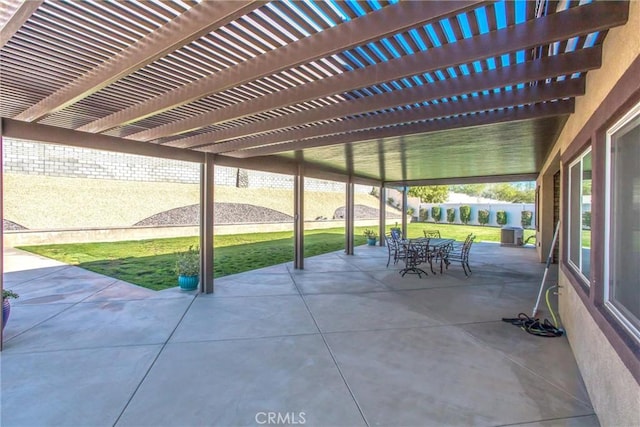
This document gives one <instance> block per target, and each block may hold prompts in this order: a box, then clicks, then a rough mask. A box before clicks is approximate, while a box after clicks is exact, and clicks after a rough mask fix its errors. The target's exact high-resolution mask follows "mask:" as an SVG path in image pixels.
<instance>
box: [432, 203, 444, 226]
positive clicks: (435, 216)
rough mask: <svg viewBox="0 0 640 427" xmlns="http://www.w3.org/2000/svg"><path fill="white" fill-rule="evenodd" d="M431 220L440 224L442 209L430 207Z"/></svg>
mask: <svg viewBox="0 0 640 427" xmlns="http://www.w3.org/2000/svg"><path fill="white" fill-rule="evenodd" d="M431 218H433V220H434V221H435V222H440V219H441V218H442V208H441V207H440V206H432V207H431Z"/></svg>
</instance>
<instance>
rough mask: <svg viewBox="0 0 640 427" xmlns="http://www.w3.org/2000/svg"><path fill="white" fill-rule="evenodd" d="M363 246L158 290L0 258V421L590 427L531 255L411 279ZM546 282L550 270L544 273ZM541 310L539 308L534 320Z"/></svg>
mask: <svg viewBox="0 0 640 427" xmlns="http://www.w3.org/2000/svg"><path fill="white" fill-rule="evenodd" d="M386 260H387V254H386V249H385V248H378V247H366V246H363V247H358V248H356V255H354V256H346V255H344V254H342V253H341V252H334V253H330V254H326V255H321V256H318V257H313V258H309V259H307V260H306V263H305V267H306V268H305V270H303V271H296V270H293V268H292V267H291V265H290V264H283V265H278V266H273V267H269V268H265V269H261V270H256V271H253V272H247V273H242V274H237V275H234V276H228V277H224V278H221V279H217V280H216V293H215V294H213V295H195V294H189V293H184V292H180V291H178V290H177V289H176V290H174V289H171V290H167V291H162V292H154V291H150V290H146V289H143V288H139V287H137V286H134V285H131V284H128V283H125V282H121V281H118V280H115V279H113V278H109V277H105V276H102V275H99V274H95V273H91V272H88V271H86V270H82V269H79V268H76V267H71V266H68V265H64V264H61V263H58V262H55V261H52V260H48V259H45V258H41V257H38V256H34V255H30V254H26V253H24V252H20V251H18V250H14V249H6V250H5V267H6V268H5V276H4V278H5V288H11V289H13V290H15V291H16V292H18V293H19V294H20V295H21V297H20V299H18V300H17V301H16V302H15V303H14V304H13V306H12V307H13V309H12V313H11V319H10V321H9V323H8V325H7V327H6V329H5V350H4V352H3V353H2V356H1V360H2V366H1V373H2V414H1V424H2V426H5V427H9V426H54V425H55V426H113V425H116V426H179V427H185V426H214V425H215V426H245V425H265V424H271V425H272V424H289V425H301V424H306V425H310V426H360V425H369V426H377V425H379V426H391V425H394V426H449V425H451V426H469V425H478V426H498V425H514V424H517V425H536V426H597V425H598V421H597V418H596V417H595V415H594V413H593V409H592V407H591V404H590V402H589V398H588V396H587V394H586V391H585V388H584V386H583V384H582V380H581V378H580V374H579V372H578V370H577V367H576V364H575V361H574V358H573V355H572V353H571V349H570V348H569V345H568V342H567V340H566V338H564V337H563V338H539V337H535V336H532V335H529V334H527V333H525V332H523V331H521V330H520V329H519V328H517V327H515V326H512V325H509V324H506V323H504V322H501V321H500V319H501V318H502V317H515V316H516V315H517V314H518V313H519V312H525V313H530V311H531V309H532V307H533V305H534V303H535V297H536V295H537V291H538V286H539V283H540V279H541V278H542V273H543V269H544V265H543V264H541V263H539V262H537V260H536V255H535V251H534V250H533V249H525V248H502V247H500V246H499V245H496V244H489V243H480V244H474V247H473V249H472V252H471V266H472V268H473V275H472V276H471V277H470V278H465V276H464V274H463V273H462V269H461V267H460V266H452V267H451V268H450V270H449V271H447V272H445V274H443V275H439V274H438V275H436V276H433V275H431V274H430V275H429V276H427V277H423V278H422V279H419V278H418V277H417V276H410V275H407V276H406V277H404V278H402V277H400V275H399V274H398V272H397V271H398V269H399V266H395V267H394V266H391V267H389V268H388V269H387V268H385V264H386ZM551 276H552V277H555V275H554V274H552V275H551ZM543 314H544V313H543Z"/></svg>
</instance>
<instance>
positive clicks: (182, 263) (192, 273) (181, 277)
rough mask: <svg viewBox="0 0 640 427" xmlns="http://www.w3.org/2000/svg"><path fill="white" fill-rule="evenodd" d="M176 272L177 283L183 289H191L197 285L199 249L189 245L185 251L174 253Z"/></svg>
mask: <svg viewBox="0 0 640 427" xmlns="http://www.w3.org/2000/svg"><path fill="white" fill-rule="evenodd" d="M176 274H177V275H178V284H179V285H180V289H182V290H183V291H192V290H194V289H196V288H197V287H198V276H199V275H200V250H199V249H198V248H197V247H196V248H194V247H193V246H189V249H188V250H187V251H186V252H178V253H177V254H176Z"/></svg>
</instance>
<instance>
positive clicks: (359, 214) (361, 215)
mask: <svg viewBox="0 0 640 427" xmlns="http://www.w3.org/2000/svg"><path fill="white" fill-rule="evenodd" d="M345 209H346V208H345V207H344V206H341V207H339V208H338V209H336V211H335V212H334V213H333V219H343V218H344V216H345ZM379 212H380V210H379V209H376V208H372V207H371V206H365V205H354V207H353V215H354V219H378V218H379V217H380V214H379ZM386 217H387V218H402V215H398V214H397V213H393V212H389V211H387V215H386Z"/></svg>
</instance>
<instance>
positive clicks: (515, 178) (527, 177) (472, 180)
mask: <svg viewBox="0 0 640 427" xmlns="http://www.w3.org/2000/svg"><path fill="white" fill-rule="evenodd" d="M537 177H538V174H537V173H521V174H509V175H491V176H468V177H458V178H433V179H419V180H407V181H388V182H386V183H385V185H388V186H390V187H402V186H407V187H416V186H425V185H458V184H478V183H483V184H484V183H493V182H520V181H535V180H536V178H537Z"/></svg>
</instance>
